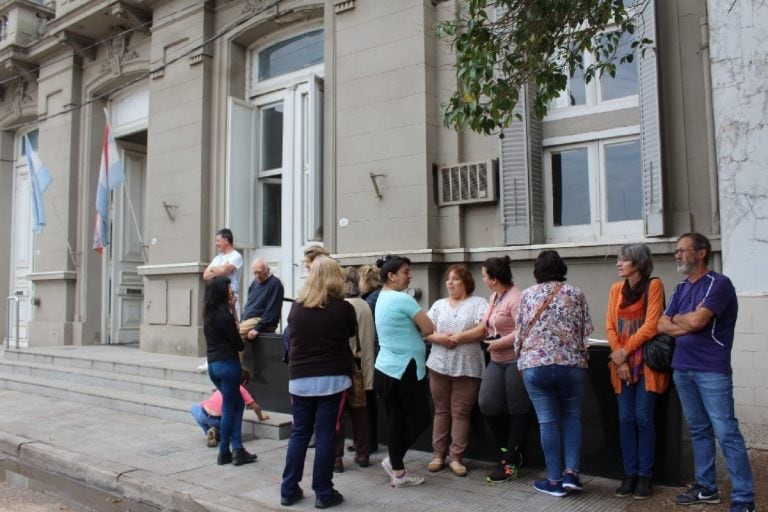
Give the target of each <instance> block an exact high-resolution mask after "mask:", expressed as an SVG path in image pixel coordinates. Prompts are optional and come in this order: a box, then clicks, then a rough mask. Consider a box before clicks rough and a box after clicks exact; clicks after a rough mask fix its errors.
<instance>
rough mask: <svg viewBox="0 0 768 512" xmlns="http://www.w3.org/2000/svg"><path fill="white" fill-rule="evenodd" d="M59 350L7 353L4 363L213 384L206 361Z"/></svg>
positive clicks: (119, 350)
mask: <svg viewBox="0 0 768 512" xmlns="http://www.w3.org/2000/svg"><path fill="white" fill-rule="evenodd" d="M67 348H69V347H56V348H55V349H52V350H45V349H36V350H35V349H33V350H24V349H19V350H16V349H6V350H5V351H4V355H5V359H7V360H13V361H22V362H28V363H38V364H47V365H51V366H55V367H56V368H82V369H89V370H98V371H104V372H109V373H115V374H125V375H138V376H142V377H152V378H156V379H165V380H173V381H181V382H192V383H196V384H202V385H206V384H210V380H209V379H208V374H207V373H206V372H203V371H200V370H198V366H200V364H201V363H202V362H203V358H195V357H185V356H176V355H168V354H147V353H145V352H141V351H139V350H138V349H134V348H125V347H115V348H107V347H95V348H94V349H92V350H85V351H83V350H78V349H82V348H83V347H71V349H70V350H67Z"/></svg>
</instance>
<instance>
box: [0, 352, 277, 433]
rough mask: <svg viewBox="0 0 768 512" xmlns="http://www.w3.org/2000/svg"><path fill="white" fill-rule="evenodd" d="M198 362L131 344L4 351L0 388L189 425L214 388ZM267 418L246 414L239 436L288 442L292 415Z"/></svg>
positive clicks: (195, 359) (271, 413) (248, 412)
mask: <svg viewBox="0 0 768 512" xmlns="http://www.w3.org/2000/svg"><path fill="white" fill-rule="evenodd" d="M201 362H202V358H194V357H185V356H176V355H168V354H150V353H144V352H141V351H140V350H139V349H138V347H136V346H111V345H109V346H103V345H100V346H84V347H47V348H32V349H29V348H25V349H19V350H14V349H5V351H4V353H3V357H0V389H10V390H13V391H20V392H23V393H27V394H34V395H39V396H46V397H50V398H57V399H61V400H66V401H69V402H76V403H82V404H88V405H96V406H99V407H105V408H108V409H113V410H117V411H125V412H130V413H134V414H142V415H145V416H153V417H158V418H163V419H167V420H171V421H179V422H186V423H188V422H194V420H193V419H192V417H191V415H190V414H189V408H190V407H191V405H192V404H193V403H196V402H200V401H202V400H203V399H204V398H207V397H208V396H210V394H211V392H212V390H213V384H212V383H211V381H210V380H209V378H208V375H207V374H206V373H203V372H200V371H198V370H197V367H198V365H200V363H201ZM256 399H257V401H258V397H256ZM269 415H270V416H271V418H270V419H269V420H267V421H265V422H260V421H258V420H257V418H256V415H255V414H254V413H253V412H251V411H248V410H246V413H245V415H244V418H243V434H245V435H253V436H256V437H260V438H265V439H285V438H287V437H288V436H289V435H290V427H291V416H290V415H288V414H283V413H278V412H269Z"/></svg>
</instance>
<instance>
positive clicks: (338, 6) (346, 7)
mask: <svg viewBox="0 0 768 512" xmlns="http://www.w3.org/2000/svg"><path fill="white" fill-rule="evenodd" d="M354 8H355V0H340V1H337V2H336V3H335V4H334V5H333V12H335V13H336V14H341V13H342V12H346V11H351V10H352V9H354Z"/></svg>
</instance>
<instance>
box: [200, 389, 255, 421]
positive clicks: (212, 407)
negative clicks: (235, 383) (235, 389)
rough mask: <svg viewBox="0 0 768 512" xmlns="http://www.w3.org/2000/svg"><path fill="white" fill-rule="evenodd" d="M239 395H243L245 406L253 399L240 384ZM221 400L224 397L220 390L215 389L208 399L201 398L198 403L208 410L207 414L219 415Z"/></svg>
mask: <svg viewBox="0 0 768 512" xmlns="http://www.w3.org/2000/svg"><path fill="white" fill-rule="evenodd" d="M240 395H241V396H242V397H243V402H245V405H246V406H248V405H251V404H252V403H253V402H254V401H255V400H254V399H253V397H252V396H251V394H250V393H248V390H247V389H245V387H243V386H240ZM223 400H224V397H222V396H221V391H219V390H218V389H217V390H216V391H214V392H213V394H212V395H211V397H210V398H209V399H208V400H203V402H202V403H201V404H200V405H201V406H202V407H203V409H205V410H206V411H208V414H210V415H211V416H221V403H222V401H223Z"/></svg>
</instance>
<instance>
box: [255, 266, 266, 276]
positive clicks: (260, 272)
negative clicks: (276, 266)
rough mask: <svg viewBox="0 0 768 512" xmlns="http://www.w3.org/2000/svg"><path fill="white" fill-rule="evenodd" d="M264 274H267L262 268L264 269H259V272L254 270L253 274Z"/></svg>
mask: <svg viewBox="0 0 768 512" xmlns="http://www.w3.org/2000/svg"><path fill="white" fill-rule="evenodd" d="M266 272H267V269H265V268H264V269H261V270H254V271H253V274H254V275H257V276H258V275H261V274H265V273H266Z"/></svg>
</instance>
